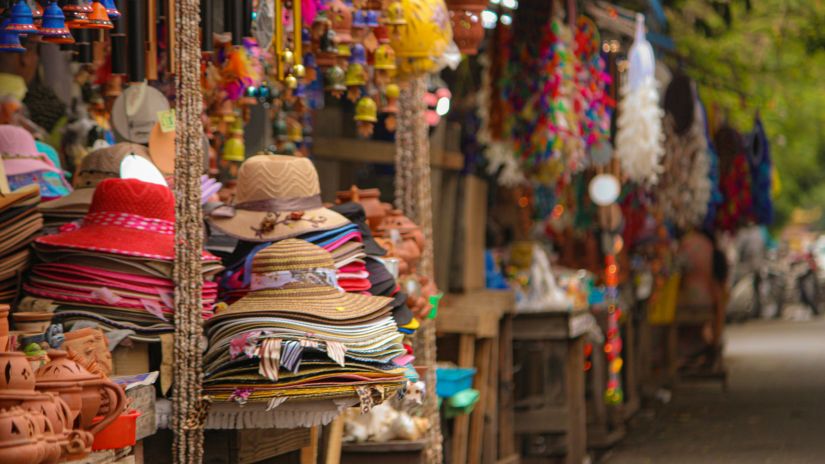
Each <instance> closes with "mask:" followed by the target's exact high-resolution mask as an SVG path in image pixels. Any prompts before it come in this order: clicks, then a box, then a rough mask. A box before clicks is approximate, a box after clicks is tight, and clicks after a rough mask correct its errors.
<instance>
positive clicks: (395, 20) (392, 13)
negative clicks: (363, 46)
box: [384, 1, 407, 29]
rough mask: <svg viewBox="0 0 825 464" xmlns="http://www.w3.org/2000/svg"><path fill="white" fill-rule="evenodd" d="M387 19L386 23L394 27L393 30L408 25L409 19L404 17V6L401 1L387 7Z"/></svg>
mask: <svg viewBox="0 0 825 464" xmlns="http://www.w3.org/2000/svg"><path fill="white" fill-rule="evenodd" d="M385 17H386V19H385V20H384V23H386V24H387V25H389V26H392V27H393V29H395V28H397V27H400V26H406V25H407V19H406V18H405V17H404V6H403V5H402V4H401V2H399V1H394V2H392V3H390V4H389V5H388V6H387V12H386V13H385Z"/></svg>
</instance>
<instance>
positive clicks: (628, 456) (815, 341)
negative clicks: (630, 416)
mask: <svg viewBox="0 0 825 464" xmlns="http://www.w3.org/2000/svg"><path fill="white" fill-rule="evenodd" d="M726 337H727V344H726V361H727V367H728V371H729V388H728V391H727V393H725V392H723V391H722V388H721V386H720V384H719V383H712V382H707V383H694V384H690V385H685V386H682V387H679V388H677V390H676V391H674V392H673V395H672V398H673V401H672V402H671V403H670V404H667V405H665V406H663V407H661V408H660V409H659V411H658V412H657V413H656V414H654V413H653V412H652V410H647V411H646V410H642V411H640V413H639V414H638V415H637V416H636V418H635V419H634V420H633V421H632V422H631V424H630V427H629V432H628V435H627V438H626V439H625V440H624V441H622V442H621V443H620V444H619V446H617V447H616V448H615V449H614V450H613V451H612V452H610V453H609V454H608V455H607V456H605V457H604V459H602V461H601V462H603V463H605V464H645V463H656V464H699V463H701V464H711V463H720V464H722V463H724V464H739V463H742V464H785V463H787V464H806V463H822V462H825V416H823V411H825V319H823V318H818V319H813V320H809V321H754V322H748V323H747V324H744V325H730V326H728V327H727V330H726Z"/></svg>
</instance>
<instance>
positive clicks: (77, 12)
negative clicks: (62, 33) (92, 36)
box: [62, 0, 93, 29]
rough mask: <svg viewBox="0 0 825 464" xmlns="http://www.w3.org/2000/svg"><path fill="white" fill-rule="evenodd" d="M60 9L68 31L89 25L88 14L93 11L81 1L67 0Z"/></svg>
mask: <svg viewBox="0 0 825 464" xmlns="http://www.w3.org/2000/svg"><path fill="white" fill-rule="evenodd" d="M62 8H63V14H64V15H65V17H66V27H68V28H69V29H83V28H84V27H86V25H87V24H89V13H91V12H92V11H93V10H92V8H91V7H90V6H89V5H86V3H85V2H83V0H68V1H67V2H66V4H65V5H63V7H62Z"/></svg>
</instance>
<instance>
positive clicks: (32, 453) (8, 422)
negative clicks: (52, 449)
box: [0, 408, 45, 464]
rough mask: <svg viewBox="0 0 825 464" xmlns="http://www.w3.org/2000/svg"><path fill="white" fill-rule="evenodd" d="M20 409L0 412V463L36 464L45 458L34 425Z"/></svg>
mask: <svg viewBox="0 0 825 464" xmlns="http://www.w3.org/2000/svg"><path fill="white" fill-rule="evenodd" d="M27 415H28V413H27V412H26V411H24V410H23V409H20V408H11V409H7V410H0V462H10V463H11V462H13V463H15V464H38V463H39V462H40V461H41V460H42V459H43V457H44V456H45V452H44V451H45V450H44V447H43V444H42V443H40V442H39V439H38V437H37V433H36V428H35V427H36V426H35V424H34V423H33V422H32V421H30V420H29V419H28V418H27Z"/></svg>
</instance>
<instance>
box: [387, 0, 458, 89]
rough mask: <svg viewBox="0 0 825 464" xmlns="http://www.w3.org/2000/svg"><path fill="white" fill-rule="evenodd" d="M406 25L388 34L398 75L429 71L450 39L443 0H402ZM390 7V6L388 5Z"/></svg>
mask: <svg viewBox="0 0 825 464" xmlns="http://www.w3.org/2000/svg"><path fill="white" fill-rule="evenodd" d="M400 3H401V6H402V9H403V13H404V20H405V21H406V26H404V27H400V28H398V30H397V31H396V32H395V33H393V34H390V45H392V48H393V49H394V50H395V53H396V56H398V71H399V74H401V75H406V76H415V75H421V74H424V73H427V72H430V71H432V70H433V69H434V68H435V64H436V63H435V61H436V60H437V59H438V58H440V57H441V56H442V55H443V54H444V52H445V51H446V50H447V47H448V46H449V45H450V43H451V42H452V40H453V31H452V29H451V27H450V15H449V13H448V12H447V6H446V5H445V3H444V0H401V2H400ZM391 6H392V5H391Z"/></svg>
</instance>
